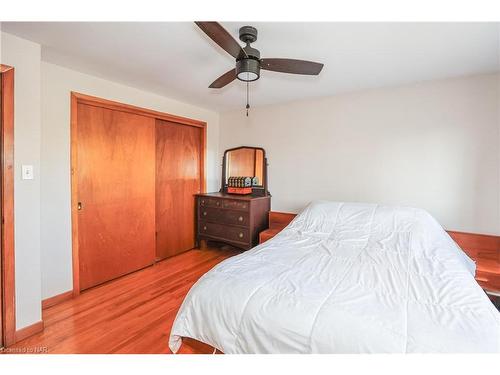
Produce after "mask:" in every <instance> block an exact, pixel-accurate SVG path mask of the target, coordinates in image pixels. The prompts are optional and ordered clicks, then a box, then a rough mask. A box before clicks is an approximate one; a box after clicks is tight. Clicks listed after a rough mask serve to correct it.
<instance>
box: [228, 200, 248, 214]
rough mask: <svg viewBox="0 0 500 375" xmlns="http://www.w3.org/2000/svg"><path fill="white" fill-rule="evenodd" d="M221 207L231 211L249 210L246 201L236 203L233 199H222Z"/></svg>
mask: <svg viewBox="0 0 500 375" xmlns="http://www.w3.org/2000/svg"><path fill="white" fill-rule="evenodd" d="M222 207H223V208H230V209H233V210H242V211H248V208H249V203H248V202H246V201H238V200H235V199H234V200H233V199H224V200H223V201H222Z"/></svg>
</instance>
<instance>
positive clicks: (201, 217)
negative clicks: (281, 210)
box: [196, 147, 271, 250]
mask: <svg viewBox="0 0 500 375" xmlns="http://www.w3.org/2000/svg"><path fill="white" fill-rule="evenodd" d="M244 177H250V179H248V178H246V179H245V178H244ZM250 180H251V186H248V182H247V183H246V186H243V185H239V186H238V185H237V184H243V182H242V181H250ZM229 181H231V184H232V185H234V184H236V185H235V186H230V184H229V183H228V182H229ZM229 191H232V192H238V191H239V192H242V194H235V193H229ZM196 209H197V231H196V233H197V239H198V242H199V243H200V246H201V247H204V246H206V241H216V242H220V243H225V244H229V245H232V246H235V247H238V248H240V249H243V250H249V249H251V248H252V247H254V246H256V245H257V244H258V243H259V233H260V232H261V231H262V230H264V229H266V228H267V227H268V225H269V222H268V216H269V211H270V210H271V195H270V194H269V191H268V189H267V159H266V155H265V151H264V149H262V148H258V147H237V148H233V149H229V150H226V151H225V152H224V157H223V159H222V179H221V189H220V191H219V192H217V193H205V194H197V195H196Z"/></svg>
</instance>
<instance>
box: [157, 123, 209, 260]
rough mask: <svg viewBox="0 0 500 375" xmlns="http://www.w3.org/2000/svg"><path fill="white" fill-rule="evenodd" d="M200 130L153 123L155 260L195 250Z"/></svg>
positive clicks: (200, 147)
mask: <svg viewBox="0 0 500 375" xmlns="http://www.w3.org/2000/svg"><path fill="white" fill-rule="evenodd" d="M201 163H202V129H201V128H198V127H194V126H187V125H180V124H176V123H172V122H168V121H162V120H157V121H156V257H157V259H164V258H167V257H170V256H173V255H176V254H179V253H181V252H183V251H186V250H189V249H192V248H194V247H195V223H196V220H195V219H196V218H195V199H194V194H197V193H199V192H200V191H201V170H202V165H201Z"/></svg>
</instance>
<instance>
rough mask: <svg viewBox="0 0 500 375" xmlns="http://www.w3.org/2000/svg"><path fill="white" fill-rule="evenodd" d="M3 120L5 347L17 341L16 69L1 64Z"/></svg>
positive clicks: (2, 227)
mask: <svg viewBox="0 0 500 375" xmlns="http://www.w3.org/2000/svg"><path fill="white" fill-rule="evenodd" d="M0 75H1V85H2V98H1V105H2V111H1V114H2V118H1V133H2V134H1V136H2V141H1V163H2V167H1V170H2V176H1V184H2V189H1V190H2V191H1V200H2V203H1V216H2V224H1V231H2V239H1V240H2V244H1V249H0V252H1V256H2V261H1V262H0V263H1V272H0V274H1V277H2V283H1V284H2V291H1V292H2V293H1V295H0V297H3V301H2V310H3V311H1V312H0V313H1V314H2V324H3V327H2V333H3V344H4V346H5V347H7V346H9V345H12V344H14V343H15V341H16V297H15V267H14V68H13V67H11V66H7V65H1V64H0Z"/></svg>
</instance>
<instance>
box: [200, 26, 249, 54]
mask: <svg viewBox="0 0 500 375" xmlns="http://www.w3.org/2000/svg"><path fill="white" fill-rule="evenodd" d="M195 24H196V25H197V26H198V27H199V28H200V29H201V30H203V32H204V33H205V34H207V35H208V36H209V37H210V39H212V40H213V41H214V42H215V43H217V44H218V45H219V46H221V47H222V48H223V49H224V50H225V51H226V52H227V53H229V54H230V55H231V56H233V57H234V58H237V57H238V56H239V55H240V54H241V53H243V49H242V48H241V46H240V44H239V43H238V42H237V41H236V40H235V39H234V38H233V37H232V36H231V34H229V33H228V32H227V30H226V29H225V28H223V27H222V25H221V24H220V23H218V22H199V21H198V22H195Z"/></svg>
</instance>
